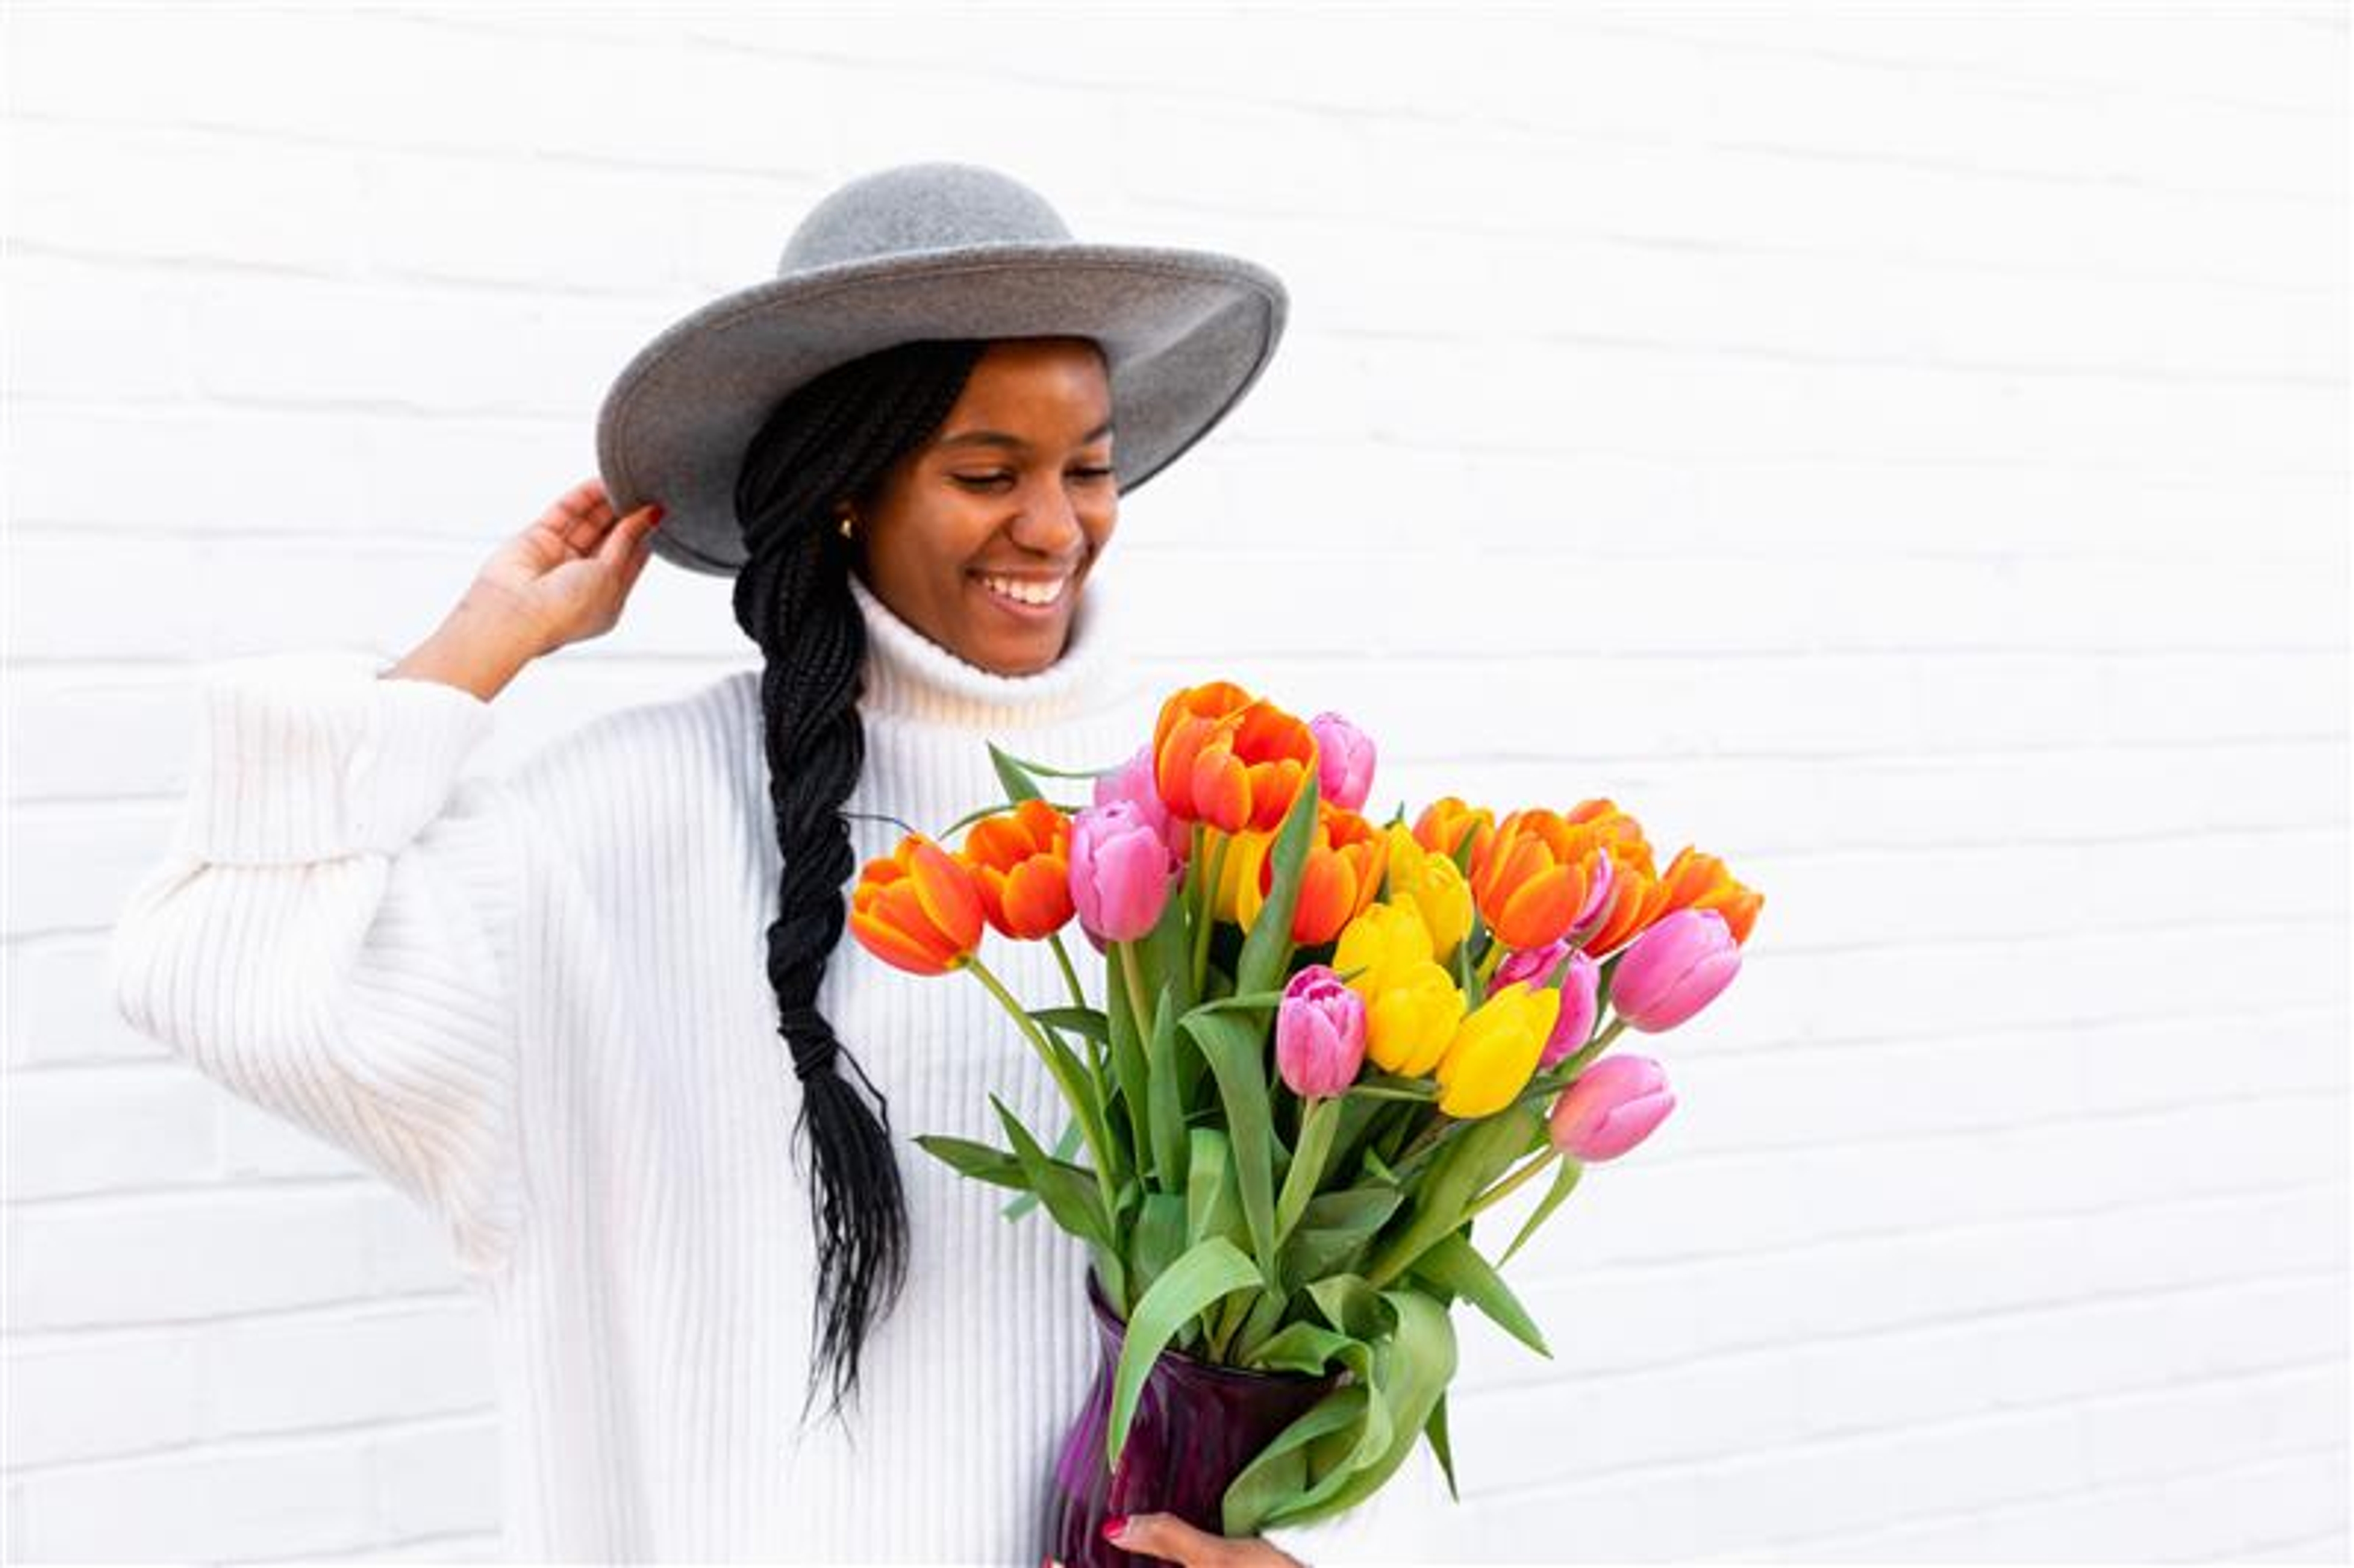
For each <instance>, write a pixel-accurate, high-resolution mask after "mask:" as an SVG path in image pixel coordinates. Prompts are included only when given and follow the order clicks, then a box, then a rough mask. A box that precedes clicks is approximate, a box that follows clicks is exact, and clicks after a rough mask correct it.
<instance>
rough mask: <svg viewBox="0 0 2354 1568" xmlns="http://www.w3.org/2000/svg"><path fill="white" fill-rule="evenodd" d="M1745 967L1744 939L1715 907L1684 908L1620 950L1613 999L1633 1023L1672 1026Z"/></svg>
mask: <svg viewBox="0 0 2354 1568" xmlns="http://www.w3.org/2000/svg"><path fill="white" fill-rule="evenodd" d="M1740 972H1741V944H1740V943H1738V942H1736V941H1734V939H1733V932H1732V930H1731V928H1729V927H1727V926H1726V925H1725V923H1724V916H1722V915H1720V914H1718V913H1717V912H1716V911H1715V910H1713V909H1694V908H1683V909H1679V910H1677V911H1675V912H1674V913H1673V914H1671V915H1668V916H1662V917H1661V918H1660V919H1659V920H1657V921H1654V922H1653V923H1652V924H1651V925H1650V926H1649V927H1648V928H1646V929H1645V930H1644V932H1643V934H1642V935H1641V936H1639V937H1637V938H1635V939H1634V940H1633V941H1632V942H1630V943H1628V946H1627V950H1626V952H1624V953H1622V954H1621V955H1619V959H1618V967H1617V969H1615V970H1613V971H1612V973H1611V977H1610V1005H1611V1006H1612V1007H1614V1008H1616V1009H1617V1011H1618V1016H1620V1017H1621V1018H1624V1019H1625V1020H1626V1021H1627V1025H1628V1028H1630V1029H1639V1030H1641V1031H1642V1032H1643V1033H1646V1034H1656V1033H1659V1031H1661V1030H1663V1029H1673V1028H1674V1027H1675V1026H1676V1025H1677V1024H1679V1023H1681V1022H1683V1021H1684V1020H1685V1019H1687V1018H1690V1017H1691V1015H1692V1014H1693V1013H1695V1012H1699V1011H1700V1010H1701V1009H1702V1008H1703V1007H1706V1006H1707V1005H1708V1004H1709V1002H1710V1001H1712V1000H1713V999H1714V998H1715V996H1716V993H1717V992H1719V991H1723V989H1724V988H1725V987H1726V986H1728V985H1731V984H1732V983H1733V977H1734V975H1736V974H1738V973H1740Z"/></svg>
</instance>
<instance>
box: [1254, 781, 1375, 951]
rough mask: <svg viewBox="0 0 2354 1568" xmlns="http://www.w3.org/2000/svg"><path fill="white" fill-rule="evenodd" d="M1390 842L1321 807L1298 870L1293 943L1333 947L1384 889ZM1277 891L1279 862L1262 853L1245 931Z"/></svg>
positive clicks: (1348, 814) (1338, 809)
mask: <svg viewBox="0 0 2354 1568" xmlns="http://www.w3.org/2000/svg"><path fill="white" fill-rule="evenodd" d="M1388 853H1389V843H1388V841H1387V840H1386V839H1384V837H1383V836H1382V832H1381V830H1380V829H1378V828H1376V827H1374V826H1373V823H1371V822H1369V821H1366V820H1365V819H1364V818H1363V816H1362V815H1360V814H1359V813H1357V812H1355V811H1352V810H1348V809H1347V808H1346V807H1343V806H1328V805H1326V804H1325V803H1324V802H1323V801H1322V800H1319V801H1317V803H1316V827H1315V830H1314V832H1312V833H1311V834H1310V838H1309V841H1308V854H1307V858H1306V859H1304V860H1303V861H1302V862H1301V863H1300V866H1299V901H1298V902H1297V903H1295V904H1294V905H1293V906H1292V908H1291V939H1292V940H1293V941H1294V942H1296V943H1298V944H1299V945H1300V946H1301V947H1314V946H1315V945H1317V944H1318V943H1320V942H1329V941H1331V940H1332V939H1333V938H1336V937H1338V936H1339V935H1340V934H1341V927H1343V926H1346V925H1347V924H1348V923H1349V922H1350V921H1352V920H1353V919H1355V918H1356V917H1357V916H1358V915H1359V914H1361V913H1363V910H1364V908H1365V906H1367V905H1369V904H1371V903H1373V895H1375V894H1377V893H1379V892H1380V891H1381V890H1382V868H1383V866H1384V864H1385V863H1386V862H1387V859H1388ZM1274 886H1275V857H1274V856H1273V855H1272V854H1263V855H1261V857H1260V858H1259V862H1258V875H1257V886H1256V888H1255V890H1254V892H1253V894H1252V895H1251V896H1250V897H1249V898H1248V899H1247V900H1246V902H1245V906H1244V910H1243V917H1242V920H1241V922H1240V923H1241V925H1242V927H1243V928H1244V929H1245V930H1248V929H1249V928H1250V924H1251V922H1252V921H1253V920H1255V919H1257V916H1258V910H1259V906H1260V905H1262V904H1264V903H1265V902H1267V894H1268V892H1269V891H1270V890H1271V889H1273V887H1274Z"/></svg>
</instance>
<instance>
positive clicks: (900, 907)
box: [850, 833, 982, 975]
mask: <svg viewBox="0 0 2354 1568" xmlns="http://www.w3.org/2000/svg"><path fill="white" fill-rule="evenodd" d="M981 920H982V915H981V890H980V888H979V887H978V886H977V885H975V883H974V880H973V874H972V868H971V867H970V866H969V865H967V864H966V863H964V862H963V861H961V860H960V859H958V858H957V857H956V856H955V855H952V854H950V853H949V852H948V851H946V850H944V849H942V848H941V847H940V846H939V845H938V844H937V843H934V842H932V841H931V840H930V839H928V838H926V837H924V836H923V835H922V834H921V833H908V834H907V835H906V836H905V837H903V838H901V839H900V841H899V842H898V845H897V847H896V848H895V849H894V850H892V852H891V853H890V856H889V857H888V858H887V859H877V860H870V861H868V862H867V863H865V865H864V866H863V867H861V868H860V870H859V874H858V885H857V886H856V887H855V888H854V889H853V890H852V892H851V896H850V931H851V935H853V936H854V937H856V938H858V944H859V946H861V947H863V948H865V949H866V950H867V951H868V952H870V953H873V954H874V955H875V957H876V958H878V959H882V960H883V961H884V962H885V963H886V964H890V965H893V966H895V967H896V968H898V969H906V970H907V972H908V973H910V974H918V975H940V974H946V973H948V972H949V970H950V969H959V968H961V967H962V966H963V965H964V963H965V962H966V960H967V959H970V958H971V957H972V953H973V949H974V948H977V947H979V946H980V945H981Z"/></svg>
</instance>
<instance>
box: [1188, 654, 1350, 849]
mask: <svg viewBox="0 0 2354 1568" xmlns="http://www.w3.org/2000/svg"><path fill="white" fill-rule="evenodd" d="M1237 698H1240V699H1242V700H1241V701H1240V702H1239V703H1238V704H1237V703H1236V699H1237ZM1316 768H1317V753H1316V737H1315V736H1314V735H1313V734H1312V733H1311V732H1310V730H1309V727H1308V726H1307V725H1306V724H1305V723H1303V722H1301V721H1300V720H1299V718H1298V717H1296V716H1295V715H1291V714H1288V713H1286V712H1284V711H1283V710H1282V709H1281V708H1279V707H1277V706H1276V705H1274V704H1273V703H1269V702H1267V701H1265V700H1264V699H1252V698H1250V697H1249V696H1248V694H1246V693H1245V692H1244V691H1243V689H1242V688H1241V687H1239V686H1236V685H1235V684H1234V683H1231V682H1225V681H1214V682H1212V683H1209V684H1208V685H1206V686H1193V687H1189V688H1187V689H1186V690H1184V691H1182V692H1179V693H1178V694H1175V695H1174V696H1172V697H1171V698H1170V699H1169V701H1168V702H1166V703H1164V704H1162V705H1161V717H1160V719H1159V721H1158V722H1157V723H1156V724H1155V725H1154V726H1153V769H1152V776H1153V783H1154V786H1155V787H1156V788H1157V789H1159V790H1160V791H1161V803H1162V804H1164V805H1166V806H1167V807H1168V808H1169V811H1170V814H1171V815H1172V816H1174V817H1177V818H1180V819H1182V820H1183V821H1197V822H1206V823H1208V824H1209V825H1210V826H1212V827H1214V828H1216V829H1217V830H1218V831H1219V832H1227V833H1238V832H1244V831H1246V830H1247V829H1256V830H1257V831H1259V832H1269V831H1271V830H1273V829H1275V828H1278V827H1280V826H1281V825H1282V823H1283V815H1284V813H1285V812H1286V811H1288V810H1290V809H1291V803H1292V801H1293V800H1296V799H1297V798H1298V797H1299V786H1300V781H1301V779H1305V778H1310V777H1313V776H1314V774H1315V772H1316Z"/></svg>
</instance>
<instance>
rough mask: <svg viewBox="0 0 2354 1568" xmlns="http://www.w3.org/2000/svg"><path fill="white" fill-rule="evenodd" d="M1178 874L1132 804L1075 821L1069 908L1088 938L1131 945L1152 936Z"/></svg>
mask: <svg viewBox="0 0 2354 1568" xmlns="http://www.w3.org/2000/svg"><path fill="white" fill-rule="evenodd" d="M1180 869H1181V867H1180V866H1179V863H1178V860H1177V857H1176V856H1175V855H1174V854H1172V853H1170V849H1169V841H1168V840H1166V839H1164V838H1163V837H1161V834H1160V832H1158V831H1156V830H1155V829H1154V827H1153V825H1152V824H1151V822H1150V821H1147V820H1146V818H1145V815H1144V812H1143V810H1141V809H1140V807H1138V805H1137V804H1136V802H1134V801H1133V800H1110V801H1108V802H1106V803H1105V804H1103V805H1100V806H1089V807H1087V808H1086V809H1084V810H1081V811H1080V812H1079V813H1078V815H1076V817H1074V818H1072V819H1071V903H1072V905H1073V906H1075V907H1076V910H1077V913H1078V916H1079V927H1080V928H1081V929H1082V930H1084V931H1086V932H1087V934H1088V935H1089V936H1090V937H1093V938H1100V939H1101V940H1103V941H1107V942H1133V941H1135V940H1136V939H1137V938H1140V937H1142V936H1143V935H1144V934H1145V933H1147V932H1149V931H1150V930H1151V929H1152V928H1153V927H1155V926H1157V925H1159V924H1160V923H1161V910H1162V909H1163V908H1164V907H1165V906H1167V905H1168V902H1169V894H1170V890H1171V889H1172V887H1174V886H1175V885H1176V884H1177V876H1178V873H1179V871H1180Z"/></svg>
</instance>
